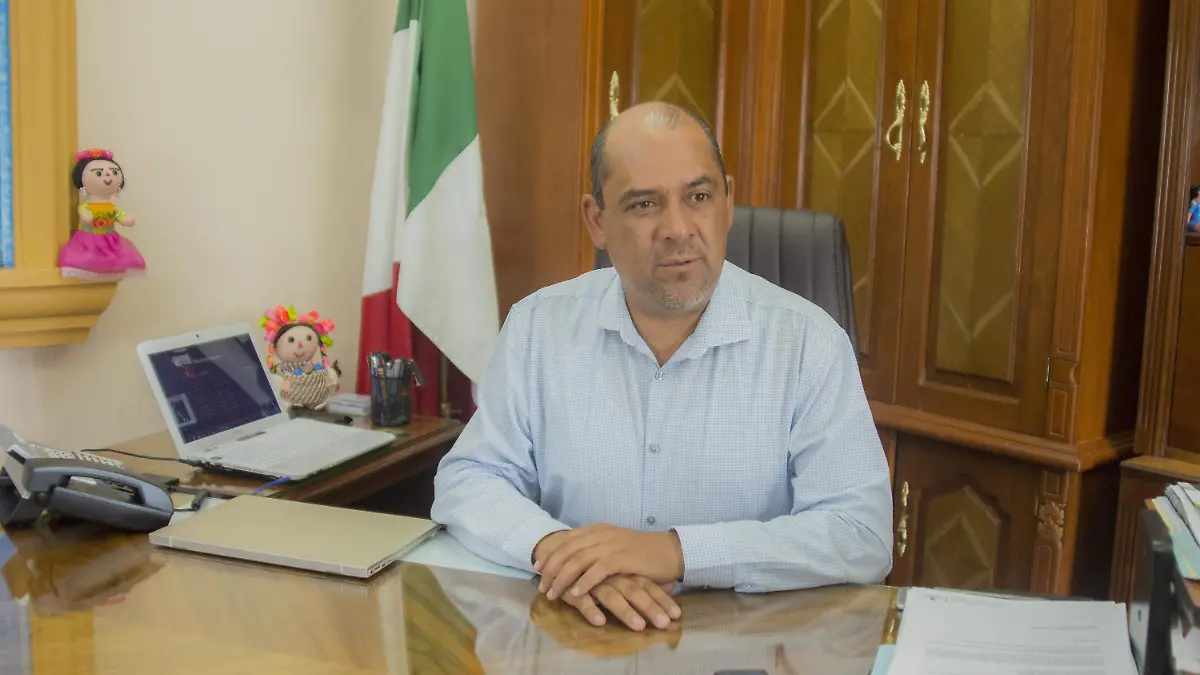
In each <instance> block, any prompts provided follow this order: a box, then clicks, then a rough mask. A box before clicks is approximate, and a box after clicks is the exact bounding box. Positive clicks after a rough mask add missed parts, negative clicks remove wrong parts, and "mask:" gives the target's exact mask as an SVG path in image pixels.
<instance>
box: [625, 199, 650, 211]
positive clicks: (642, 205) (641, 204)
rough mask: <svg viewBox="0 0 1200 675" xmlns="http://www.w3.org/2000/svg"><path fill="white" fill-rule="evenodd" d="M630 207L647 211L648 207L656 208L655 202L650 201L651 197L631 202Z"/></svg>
mask: <svg viewBox="0 0 1200 675" xmlns="http://www.w3.org/2000/svg"><path fill="white" fill-rule="evenodd" d="M629 208H631V209H634V210H635V211H645V210H646V209H652V208H654V202H652V201H650V200H649V199H643V200H641V201H637V202H634V203H632V204H630V205H629Z"/></svg>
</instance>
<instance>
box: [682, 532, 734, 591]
mask: <svg viewBox="0 0 1200 675" xmlns="http://www.w3.org/2000/svg"><path fill="white" fill-rule="evenodd" d="M674 530H675V534H677V535H679V547H680V548H681V549H682V550H683V585H684V586H686V587H690V588H698V587H707V588H733V586H734V584H735V583H737V580H736V579H735V578H734V576H735V575H734V566H735V563H734V560H733V557H732V553H733V551H732V550H731V549H730V544H729V541H728V538H727V537H726V536H725V533H724V532H722V531H721V529H720V526H719V525H683V526H681V527H676V528H674Z"/></svg>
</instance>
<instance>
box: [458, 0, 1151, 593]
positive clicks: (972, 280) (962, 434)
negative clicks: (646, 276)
mask: <svg viewBox="0 0 1200 675" xmlns="http://www.w3.org/2000/svg"><path fill="white" fill-rule="evenodd" d="M489 4H494V5H495V7H494V8H493V9H491V10H487V11H491V12H492V13H496V14H498V13H499V12H500V11H501V10H500V6H501V5H502V6H503V8H504V10H503V11H505V12H508V13H509V16H512V13H513V12H516V13H517V14H518V15H520V14H521V12H522V11H524V12H525V13H527V14H530V17H529V20H531V21H535V22H536V21H542V22H543V23H544V20H539V19H537V18H536V17H534V16H533V13H534V10H541V9H544V8H543V7H542V5H543V4H544V3H539V2H535V1H534V0H480V8H481V17H482V16H483V15H484V14H485V13H486V12H485V9H484V8H485V7H487V6H489ZM1173 4H1174V0H739V1H737V2H733V1H732V0H561V2H558V3H555V5H554V6H555V7H564V6H570V7H574V8H576V10H577V12H578V17H579V22H578V24H577V29H576V30H577V32H576V33H575V34H573V35H571V36H568V37H564V36H562V35H559V34H552V35H543V36H542V37H539V38H537V39H539V40H543V41H549V42H548V44H556V45H558V44H560V43H561V44H563V45H566V44H567V43H570V46H571V48H575V49H577V52H576V58H577V64H578V70H577V72H576V73H575V75H576V78H575V81H574V83H573V86H577V87H578V89H577V90H572V91H573V92H574V91H577V92H578V93H577V94H576V95H572V96H567V95H563V94H560V93H559V90H560V89H562V88H563V87H562V86H561V85H558V84H554V82H555V81H552V78H545V77H543V76H542V75H543V74H544V73H554V74H555V77H558V78H565V77H566V75H565V74H564V73H565V70H564V69H563V67H562V65H561V62H560V61H557V60H556V61H555V64H553V65H545V64H543V63H541V62H540V60H539V59H535V58H533V57H532V56H530V57H529V58H528V59H527V60H528V62H529V64H528V65H529V66H530V70H529V72H527V73H526V74H525V76H524V77H523V78H521V79H520V86H521V87H522V91H523V92H525V93H526V94H527V97H526V99H525V100H524V101H520V102H512V101H503V100H501V99H500V98H499V97H496V96H493V97H492V98H491V99H490V100H485V99H488V97H487V96H484V95H483V94H481V96H480V102H481V111H480V115H481V130H482V131H481V140H482V142H483V147H484V153H485V167H484V168H485V182H487V180H488V177H489V175H490V174H489V171H491V172H495V173H503V170H502V169H501V168H489V159H488V154H487V153H488V135H487V134H486V133H484V131H486V129H487V124H486V120H485V117H486V116H488V115H499V114H500V112H499V110H504V109H506V108H505V107H504V106H505V105H509V106H516V105H522V106H524V105H541V104H545V103H546V102H547V101H553V102H554V103H553V104H554V105H557V106H558V107H559V109H561V110H562V111H563V113H562V114H563V115H566V116H573V117H572V119H575V120H577V121H578V125H577V126H576V127H575V128H573V129H572V130H571V131H572V132H573V134H574V135H573V137H572V138H570V139H569V140H570V141H573V146H572V147H569V148H566V149H565V150H563V152H564V153H569V154H570V155H571V156H572V157H573V158H574V159H575V161H576V162H577V164H576V167H577V168H576V170H575V171H574V172H573V173H572V174H571V175H569V176H561V177H558V178H556V180H557V182H556V183H555V185H556V186H558V187H560V188H561V189H563V190H564V192H568V191H569V192H572V193H575V194H577V193H578V192H579V191H581V190H587V189H590V185H589V184H588V150H589V148H590V144H591V142H592V138H593V137H594V134H595V133H596V132H597V131H598V130H599V128H600V126H601V125H602V124H603V123H604V121H605V120H606V119H608V118H609V116H610V115H611V114H612V113H613V111H614V110H620V109H623V108H625V107H626V106H628V105H629V104H631V103H635V102H640V101H645V100H652V99H659V100H668V101H671V102H674V103H677V104H679V105H681V106H683V107H685V108H687V109H689V110H691V111H692V112H694V113H696V114H697V115H699V116H700V117H702V118H703V119H705V120H707V121H708V122H709V123H710V124H711V125H712V127H713V128H714V131H715V133H716V135H717V138H718V139H719V141H720V144H721V148H722V152H723V155H724V158H725V162H726V166H727V168H728V170H729V172H730V173H731V174H732V175H733V176H734V178H735V181H736V186H737V191H736V195H735V201H736V202H737V203H739V204H748V205H761V206H777V207H781V208H798V207H802V208H812V209H816V210H820V211H824V212H831V213H836V214H838V215H840V216H841V217H842V218H843V220H844V221H845V223H846V227H847V234H848V239H849V242H850V248H851V268H852V269H851V273H852V274H853V277H854V294H855V298H854V299H855V310H856V312H857V314H858V328H859V338H860V339H859V342H860V344H859V349H860V354H859V364H860V367H861V372H862V377H863V382H864V387H865V389H866V391H867V395H868V398H869V399H870V400H871V404H872V410H873V412H874V414H875V418H876V423H877V425H878V426H879V429H880V436H881V439H882V440H883V442H884V445H885V448H886V450H887V452H888V453H889V458H890V461H891V466H892V469H893V472H894V481H895V496H896V499H895V502H896V504H897V511H896V525H897V528H898V529H897V541H898V542H899V541H900V539H901V537H900V536H899V534H900V533H901V532H903V530H901V529H900V526H901V525H902V524H904V526H905V527H907V528H908V530H907V544H906V546H907V548H906V550H905V552H904V555H899V550H898V551H897V552H896V553H897V555H896V561H897V563H896V569H895V572H894V575H893V578H892V581H893V582H894V583H925V584H939V585H950V586H970V587H978V588H986V587H1003V588H1010V589H1025V590H1036V591H1044V592H1054V593H1068V592H1084V591H1086V592H1091V593H1097V592H1099V593H1102V592H1103V590H1104V589H1103V585H1104V581H1101V582H1100V583H1096V582H1095V580H1096V579H1097V578H1100V579H1103V580H1106V579H1107V574H1108V570H1107V560H1108V556H1109V554H1110V552H1111V541H1112V523H1113V517H1114V514H1115V512H1116V506H1115V503H1114V498H1113V493H1115V485H1116V473H1115V471H1116V469H1115V466H1116V463H1117V462H1118V461H1119V460H1120V459H1122V458H1124V457H1127V456H1129V455H1130V454H1131V447H1132V439H1133V434H1132V429H1133V423H1134V409H1135V401H1136V396H1137V394H1136V383H1137V376H1138V367H1139V358H1140V353H1141V343H1142V319H1141V317H1142V316H1143V314H1144V303H1145V297H1146V279H1145V273H1144V270H1145V264H1146V260H1147V259H1149V256H1150V237H1149V230H1148V228H1147V226H1146V224H1147V223H1149V222H1151V220H1152V219H1153V217H1154V199H1153V190H1152V189H1148V186H1150V185H1151V184H1152V183H1153V175H1154V173H1155V167H1156V163H1157V159H1158V148H1157V144H1156V139H1157V138H1158V135H1159V128H1160V126H1161V111H1162V95H1163V68H1164V57H1165V46H1164V39H1163V38H1164V37H1165V36H1166V34H1167V20H1168V9H1170V8H1171V7H1172V6H1173ZM1172 11H1174V10H1172ZM513 20H514V21H515V19H513ZM481 26H482V27H481V31H487V30H488V28H487V27H486V25H485V24H483V23H481ZM529 35H530V33H529V31H525V32H524V33H523V34H522V35H520V36H513V37H511V38H509V39H510V40H511V41H512V43H513V44H512V46H511V47H510V49H511V50H513V52H514V53H520V54H525V51H524V50H526V49H527V47H526V46H525V45H524V41H526V40H529V39H530V38H529V37H528V36H529ZM539 35H541V34H540V33H539ZM493 39H496V38H493ZM484 43H485V40H484V39H483V38H481V40H480V44H481V45H483V44H484ZM492 47H493V49H495V48H496V45H495V44H493V45H492ZM501 51H502V50H501ZM568 51H569V48H568V47H562V48H561V49H559V50H558V51H556V52H555V54H556V55H558V54H564V55H565V54H566V53H567V52H568ZM483 58H488V59H489V60H490V59H491V58H492V57H491V56H485V55H484V53H483V52H482V51H481V52H480V53H478V54H477V59H483ZM554 58H556V59H557V57H554ZM564 58H565V57H564ZM534 66H536V67H534ZM481 72H482V71H481ZM510 77H512V79H513V81H514V82H515V81H517V77H516V76H515V75H510ZM488 86H497V85H494V84H493V85H488ZM530 92H536V94H535V95H534V96H528V94H530ZM531 99H536V103H535V102H534V101H532V100H531ZM488 103H492V104H499V108H498V109H492V110H489V109H488V105H487V104H488ZM522 128H523V127H522ZM552 131H553V133H554V134H556V135H555V136H554V139H553V140H552V139H550V138H549V137H548V136H547V132H544V131H541V130H532V129H530V130H526V131H521V130H517V131H516V133H518V134H522V133H524V134H529V135H530V136H531V137H536V139H535V140H536V144H535V145H534V146H533V147H538V148H552V147H560V146H558V145H556V142H557V141H558V140H561V139H564V138H567V136H568V134H566V133H564V132H562V131H561V130H552ZM508 133H510V134H511V133H513V131H512V130H509V132H508ZM499 165H500V163H499V162H498V161H496V160H495V159H493V161H492V166H496V167H499ZM500 180H509V178H508V177H503V178H501V179H500ZM514 185H515V182H514ZM548 187H550V184H549V183H548V182H541V183H539V188H541V189H545V188H548ZM492 194H493V193H492V192H491V191H489V192H488V198H489V217H490V218H491V221H492V226H493V229H494V230H498V231H497V232H495V233H494V236H493V239H495V240H502V239H504V238H505V236H506V232H508V231H512V232H517V233H521V235H522V237H521V238H519V239H517V240H516V242H520V243H523V245H524V246H527V247H533V248H537V249H540V250H555V251H557V252H558V253H557V255H558V261H545V262H543V261H539V260H536V259H533V258H532V257H528V258H525V259H524V261H525V262H526V263H527V264H523V265H521V266H520V267H519V269H513V270H506V269H505V265H504V263H503V262H498V263H497V275H498V280H499V282H500V286H501V289H502V290H501V292H502V295H504V296H505V297H514V296H517V297H519V295H518V294H516V293H512V292H507V293H506V292H505V291H504V288H505V287H506V281H505V279H506V277H507V278H510V279H519V280H520V282H521V283H525V284H526V285H525V286H524V287H521V288H520V291H521V293H520V294H524V293H528V292H531V291H533V290H535V289H536V287H537V286H540V285H545V284H549V283H553V282H556V281H560V280H561V279H563V278H565V277H566V276H570V275H566V274H562V268H561V265H560V263H559V261H561V259H562V257H563V256H564V255H566V257H569V258H570V259H571V260H573V261H574V262H575V265H576V267H575V269H574V272H575V273H581V272H583V271H586V270H587V269H590V267H591V264H592V263H591V261H592V259H593V251H592V248H591V243H590V241H589V240H588V239H587V238H586V237H583V236H578V234H577V233H580V232H582V224H581V221H580V217H579V216H578V215H575V216H574V217H573V218H572V219H571V220H570V221H569V222H567V221H563V220H559V221H555V222H550V221H540V222H537V223H534V224H531V223H530V220H529V219H524V220H521V221H520V222H517V220H516V218H515V216H514V215H513V214H515V213H516V210H517V209H516V207H515V205H516V204H517V203H518V202H519V201H520V200H521V199H523V197H522V196H521V194H520V193H516V194H514V195H503V196H501V197H500V199H501V200H502V203H500V204H499V205H493V204H492V202H491V201H490V200H491V199H492ZM532 198H533V199H536V200H544V199H547V197H546V196H545V195H543V194H538V195H535V196H533V197H532ZM566 198H567V197H566V196H563V197H562V199H566ZM510 204H512V205H513V206H512V207H510V206H509V205H510ZM493 210H498V211H502V212H503V213H504V214H505V215H504V216H503V217H500V218H497V217H496V216H495V215H494V214H493V213H492V212H493ZM505 218H508V219H510V220H511V221H512V222H511V225H510V224H509V223H508V222H506V221H505ZM533 230H536V234H537V239H536V241H534V240H533V239H531V238H530V233H531V231H533ZM510 245H513V246H516V245H517V243H513V244H510ZM572 245H574V246H575V248H571V246H572ZM564 250H566V251H571V253H567V254H563V253H562V251H564ZM497 258H498V260H499V258H500V256H499V255H498V256H497ZM539 269H540V270H541V271H539ZM535 279H536V281H537V282H538V283H537V284H536V285H535V284H533V283H531V282H533V281H534V280H535ZM510 286H511V284H510ZM906 485H907V499H908V503H907V506H905V505H904V501H905V500H904V496H905V493H906V491H905V489H904V488H905V486H906ZM1106 490H1107V493H1106ZM906 509H907V510H906ZM906 517H907V520H906ZM1106 527H1107V531H1106V530H1105V528H1106ZM898 545H899V544H898ZM1084 551H1086V552H1087V555H1088V558H1087V560H1088V561H1089V562H1091V563H1093V567H1096V566H1098V567H1100V568H1101V571H1100V572H1099V574H1095V573H1093V572H1091V571H1089V570H1088V569H1085V568H1084V567H1081V566H1080V562H1081V560H1083V558H1082V557H1081V556H1083V552H1084ZM1096 551H1099V553H1096ZM1097 589H1098V590H1097Z"/></svg>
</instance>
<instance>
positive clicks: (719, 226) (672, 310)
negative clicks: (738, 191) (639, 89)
mask: <svg viewBox="0 0 1200 675" xmlns="http://www.w3.org/2000/svg"><path fill="white" fill-rule="evenodd" d="M591 160H592V192H591V193H590V194H586V195H583V199H582V204H581V206H582V207H583V217H584V221H585V222H586V223H587V228H588V234H589V235H590V236H591V238H592V243H593V244H595V245H596V247H597V248H599V249H603V250H605V251H608V257H609V259H610V260H611V261H612V265H613V268H615V269H616V271H617V274H618V275H620V277H621V281H622V285H623V287H624V290H625V298H626V301H627V304H628V306H629V308H630V312H631V314H632V315H633V317H634V321H635V323H636V322H638V321H639V320H641V321H643V324H639V325H644V322H645V321H647V320H649V319H647V317H651V316H658V317H660V318H668V317H669V318H670V320H673V319H674V318H678V317H680V316H685V317H696V316H698V312H702V311H703V309H704V307H705V305H706V303H707V302H708V299H709V298H710V297H711V296H712V290H713V288H715V286H716V283H717V279H718V278H719V277H720V275H721V269H722V266H723V264H724V261H725V241H726V238H727V236H728V234H729V228H730V226H731V225H732V223H733V193H734V184H733V180H732V179H731V178H730V177H729V176H726V175H725V166H724V163H723V162H722V161H721V152H720V150H719V149H718V148H717V143H716V140H715V139H714V138H713V134H712V131H710V130H709V128H708V125H706V124H704V122H702V121H701V120H699V119H697V118H696V117H695V116H694V115H691V114H689V113H688V112H687V111H685V110H683V109H681V108H679V107H677V106H673V105H669V104H666V103H645V104H642V105H638V106H634V107H632V108H630V109H628V110H626V111H625V112H624V113H622V114H621V115H620V116H618V117H617V118H616V119H613V120H611V121H610V122H609V123H608V124H606V125H605V126H604V129H603V130H601V132H600V133H599V134H598V135H597V136H596V142H595V143H594V144H593V145H592V157H591ZM639 317H640V319H639ZM689 320H690V318H689Z"/></svg>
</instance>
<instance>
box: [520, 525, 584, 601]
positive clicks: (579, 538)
mask: <svg viewBox="0 0 1200 675" xmlns="http://www.w3.org/2000/svg"><path fill="white" fill-rule="evenodd" d="M577 532H578V531H573V532H570V533H568V534H566V535H564V536H563V537H562V539H561V540H559V541H556V542H552V543H553V544H555V546H553V547H552V548H551V547H547V548H548V550H549V553H548V555H546V556H545V557H544V558H543V559H542V560H539V561H538V562H537V563H535V564H534V566H535V569H537V570H538V572H540V573H541V575H542V583H541V584H539V585H538V590H540V591H541V592H543V593H545V592H546V590H547V589H548V588H549V587H550V582H551V581H553V580H554V578H555V577H557V576H558V571H559V570H560V569H562V566H563V565H564V564H566V562H567V561H568V560H570V559H571V556H573V555H575V554H576V553H578V552H579V551H581V550H583V549H585V548H587V547H589V546H591V545H592V538H591V537H590V536H588V533H587V532H582V533H581V534H578V533H577ZM547 543H551V542H547ZM539 565H540V566H539Z"/></svg>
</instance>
